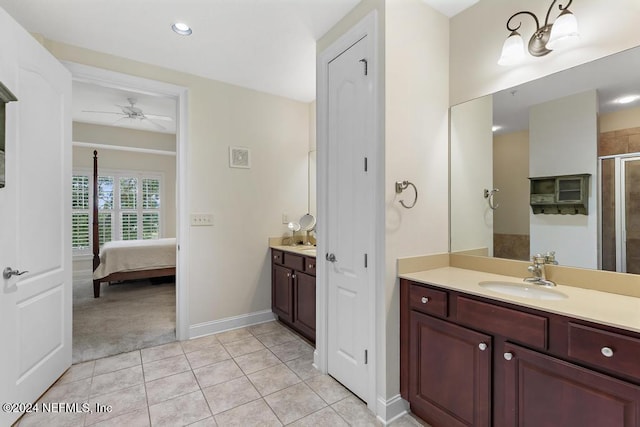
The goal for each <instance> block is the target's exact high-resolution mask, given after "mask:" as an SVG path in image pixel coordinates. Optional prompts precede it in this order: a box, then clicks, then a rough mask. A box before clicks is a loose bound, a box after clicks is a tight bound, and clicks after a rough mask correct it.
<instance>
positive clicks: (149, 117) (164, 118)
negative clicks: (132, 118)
mask: <svg viewBox="0 0 640 427" xmlns="http://www.w3.org/2000/svg"><path fill="white" fill-rule="evenodd" d="M144 115H145V117H146V118H148V119H153V120H163V121H166V122H172V121H173V117H169V116H161V115H158V114H147V113H145V114H144Z"/></svg>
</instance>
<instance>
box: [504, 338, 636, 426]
mask: <svg viewBox="0 0 640 427" xmlns="http://www.w3.org/2000/svg"><path fill="white" fill-rule="evenodd" d="M504 354H505V355H507V356H506V358H508V359H510V360H506V358H504V356H503V355H500V354H496V357H497V358H501V359H502V360H496V362H497V363H496V369H500V367H503V369H504V378H505V396H504V399H505V408H504V409H505V410H504V416H505V420H506V422H505V425H507V426H536V427H557V426H563V427H602V426H617V427H632V426H633V427H637V426H639V425H640V387H638V386H636V385H633V384H631V383H627V382H624V381H621V380H618V379H615V378H612V377H609V376H607V375H603V374H600V373H596V372H594V371H591V370H588V369H585V368H582V367H580V366H577V365H574V364H572V363H569V362H564V361H562V360H560V359H556V358H554V357H551V356H547V355H544V354H542V353H538V352H535V351H532V350H528V349H525V348H523V347H520V346H517V345H515V344H510V343H507V344H505V345H504Z"/></svg>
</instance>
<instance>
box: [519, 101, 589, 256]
mask: <svg viewBox="0 0 640 427" xmlns="http://www.w3.org/2000/svg"><path fill="white" fill-rule="evenodd" d="M597 114H598V99H597V93H596V91H595V90H591V91H588V92H584V93H581V94H577V95H572V96H567V97H564V98H560V99H557V100H553V101H549V102H545V103H543V104H538V105H535V106H533V107H531V110H530V115H529V173H530V175H531V176H532V177H537V176H539V177H542V176H555V175H572V174H583V173H589V174H591V178H590V180H589V215H546V214H537V215H534V214H533V212H531V213H530V217H529V224H530V226H529V227H530V235H531V237H530V239H531V252H532V253H545V252H548V251H555V252H556V259H557V260H558V262H559V263H560V264H562V265H569V266H572V267H583V268H598V209H597V161H596V159H597V157H598V123H597V120H598V119H597Z"/></svg>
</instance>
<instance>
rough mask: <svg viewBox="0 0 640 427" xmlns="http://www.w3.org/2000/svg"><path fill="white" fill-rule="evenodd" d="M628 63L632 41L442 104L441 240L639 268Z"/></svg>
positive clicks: (635, 101)
mask: <svg viewBox="0 0 640 427" xmlns="http://www.w3.org/2000/svg"><path fill="white" fill-rule="evenodd" d="M638 69H640V47H639V48H634V49H630V50H628V51H624V52H621V53H618V54H615V55H612V56H609V57H606V58H603V59H600V60H596V61H593V62H590V63H587V64H584V65H581V66H578V67H575V68H572V69H570V70H565V71H563V72H560V73H556V74H553V75H551V76H547V77H544V78H541V79H538V80H535V81H532V82H528V83H526V84H523V85H520V86H517V87H513V88H510V89H507V90H504V91H501V92H498V93H495V94H493V95H490V96H486V97H483V98H479V99H475V100H472V101H469V102H466V103H463V104H460V105H457V106H454V107H452V108H451V116H450V117H451V141H450V144H451V251H452V252H457V251H469V250H475V251H476V252H475V253H481V254H485V255H489V256H496V257H501V258H511V259H520V260H528V259H529V258H530V256H531V255H532V254H536V253H546V252H549V251H555V252H556V259H557V261H558V262H559V263H560V264H562V265H568V266H574V267H583V268H601V269H606V270H611V271H621V272H630V273H640V194H639V193H640V76H639V75H638V74H637V72H636V70H638ZM567 176H568V177H567ZM563 177H564V178H563ZM576 177H581V178H580V179H575V178H576ZM583 177H584V178H583ZM532 178H548V179H545V180H539V179H538V180H536V179H532ZM580 185H584V186H585V187H584V196H585V199H584V200H582V201H580V203H582V204H583V205H582V204H580V203H578V200H574V199H575V198H576V197H578V195H580ZM545 186H546V187H545ZM532 189H533V192H532ZM541 189H542V190H541ZM541 191H542V193H544V195H542V196H541V195H540V194H536V193H540V192H541ZM487 194H491V197H485V196H486V195H487ZM540 197H542V198H543V199H544V198H546V197H548V198H549V200H552V202H551V204H548V205H547V206H546V207H545V208H544V209H541V208H540ZM536 203H537V204H536ZM491 205H492V206H493V207H496V206H498V208H497V209H492V207H491ZM532 206H533V207H534V208H533V209H532ZM578 206H583V207H581V208H580V209H577V208H576V207H578Z"/></svg>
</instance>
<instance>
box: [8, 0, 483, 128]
mask: <svg viewBox="0 0 640 427" xmlns="http://www.w3.org/2000/svg"><path fill="white" fill-rule="evenodd" d="M423 1H424V2H425V3H427V4H428V5H430V6H431V7H433V8H434V9H436V10H438V11H440V12H441V13H443V14H444V15H446V16H449V17H450V16H453V15H455V14H457V13H459V12H460V11H462V10H464V9H466V8H468V7H470V6H471V5H473V4H475V3H477V2H478V1H479V0H423ZM359 2H360V0H90V1H89V0H0V6H1V7H3V8H4V9H5V10H6V11H7V12H9V13H10V14H11V15H12V16H13V17H14V18H15V19H16V20H17V21H18V22H19V23H20V24H21V25H22V26H23V27H25V28H26V29H27V30H28V31H30V32H32V33H39V34H42V35H43V36H44V37H45V38H47V39H50V40H55V41H58V42H62V43H66V44H70V45H74V46H79V47H83V48H87V49H91V50H94V51H99V52H104V53H108V54H111V55H115V56H119V57H124V58H129V59H133V60H136V61H140V62H144V63H149V64H153V65H157V66H161V67H165V68H169V69H174V70H178V71H182V72H186V73H190V74H195V75H198V76H201V77H206V78H210V79H214V80H218V81H223V82H226V83H230V84H234V85H238V86H242V87H246V88H250V89H255V90H259V91H262V92H266V93H271V94H275V95H279V96H283V97H286V98H291V99H295V100H299V101H302V102H310V101H313V100H314V99H315V96H316V95H315V90H316V82H315V72H316V68H315V67H316V40H317V39H319V38H320V37H321V36H322V35H324V34H325V33H326V32H327V31H328V30H329V29H330V28H331V27H332V26H334V25H335V24H336V23H337V22H338V21H339V20H340V19H341V18H342V17H344V15H346V14H347V13H348V12H349V11H350V10H351V9H352V8H353V7H354V6H356V5H357V4H358V3H359ZM176 21H183V22H185V23H187V24H189V25H190V26H191V27H192V29H193V34H192V35H191V36H188V37H185V36H179V35H177V34H175V33H174V32H173V31H171V24H172V23H174V22H176ZM129 98H133V99H135V100H136V104H135V106H136V107H137V108H140V109H141V110H142V111H143V112H144V114H145V116H146V117H147V119H132V118H127V117H126V116H125V115H124V114H123V110H122V108H123V107H126V106H128V105H129V102H128V99H129ZM87 111H103V113H89V112H87ZM150 115H155V116H163V119H162V120H158V119H157V118H156V119H154V118H152V117H151V116H150ZM164 116H167V117H171V118H172V120H165V119H164ZM175 118H176V106H175V101H174V100H170V99H166V98H154V97H151V96H148V95H145V94H136V93H133V92H126V91H121V90H117V89H110V88H106V87H98V86H92V85H89V84H85V83H79V82H74V86H73V120H74V121H79V122H86V123H95V124H101V125H107V126H121V127H127V128H132V129H139V130H149V131H157V132H166V133H175V126H176V122H175ZM160 126H161V127H160Z"/></svg>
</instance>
